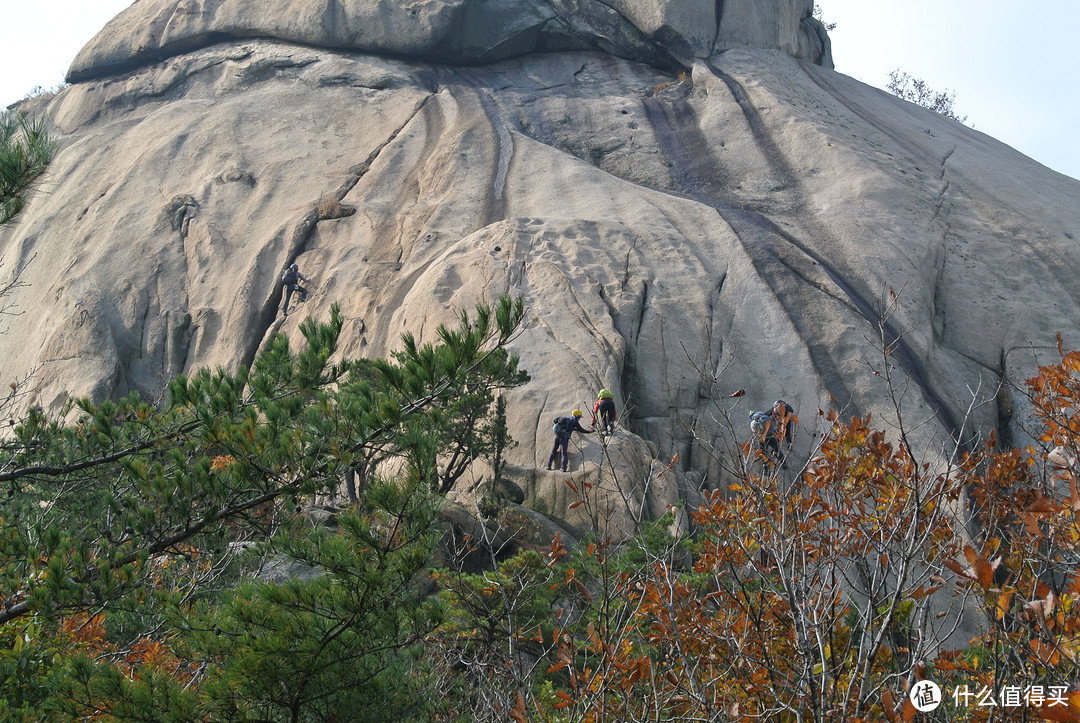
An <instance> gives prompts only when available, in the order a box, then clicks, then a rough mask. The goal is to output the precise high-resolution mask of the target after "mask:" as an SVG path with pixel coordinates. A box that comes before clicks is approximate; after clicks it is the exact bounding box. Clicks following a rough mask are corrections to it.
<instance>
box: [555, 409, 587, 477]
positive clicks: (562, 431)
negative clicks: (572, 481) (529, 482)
mask: <svg viewBox="0 0 1080 723" xmlns="http://www.w3.org/2000/svg"><path fill="white" fill-rule="evenodd" d="M573 415H574V416H572V417H555V423H554V424H552V425H551V431H552V432H554V433H555V444H553V445H551V455H550V456H548V461H547V469H551V463H552V462H554V461H555V457H556V455H558V454H559V451H560V450H562V471H563V472H566V471H567V467H568V466H569V462H570V455H569V453H568V450H567V448H568V447H569V446H570V437H571V436H572V435H573V434H574V432H581V433H582V434H590V433H592V431H593V430H591V429H585V428H584V427H582V426H581V410H580V409H575V410H574V412H573Z"/></svg>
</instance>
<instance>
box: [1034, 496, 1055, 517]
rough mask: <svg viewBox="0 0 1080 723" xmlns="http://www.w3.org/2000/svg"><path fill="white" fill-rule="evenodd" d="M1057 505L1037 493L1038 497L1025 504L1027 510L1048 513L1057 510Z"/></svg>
mask: <svg viewBox="0 0 1080 723" xmlns="http://www.w3.org/2000/svg"><path fill="white" fill-rule="evenodd" d="M1057 510H1058V506H1057V505H1055V504H1054V503H1053V502H1051V501H1050V500H1049V499H1048V498H1046V497H1043V496H1042V495H1039V497H1038V499H1036V500H1035V501H1034V502H1032V503H1031V504H1030V505H1028V506H1027V508H1026V511H1027V512H1033V513H1035V514H1049V513H1051V512H1057Z"/></svg>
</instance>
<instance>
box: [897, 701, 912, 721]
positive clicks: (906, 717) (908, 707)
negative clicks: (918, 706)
mask: <svg viewBox="0 0 1080 723" xmlns="http://www.w3.org/2000/svg"><path fill="white" fill-rule="evenodd" d="M915 713H916V711H915V704H914V703H912V702H911V698H904V705H903V706H901V707H900V717H901V718H902V719H903V721H904V723H911V720H912V719H913V718H914V717H915Z"/></svg>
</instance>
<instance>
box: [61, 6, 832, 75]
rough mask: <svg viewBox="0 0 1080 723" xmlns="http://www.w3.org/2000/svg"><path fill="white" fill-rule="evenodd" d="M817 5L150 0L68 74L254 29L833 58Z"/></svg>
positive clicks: (434, 51)
mask: <svg viewBox="0 0 1080 723" xmlns="http://www.w3.org/2000/svg"><path fill="white" fill-rule="evenodd" d="M718 8H719V11H718ZM812 9H813V1H812V0H733V1H732V2H728V3H716V2H714V0H609V1H607V2H605V1H603V0H410V1H409V2H401V1H400V0H294V1H293V2H288V3H269V2H265V0H140V1H139V2H136V3H134V4H133V5H131V7H129V8H128V9H127V10H125V11H124V12H122V13H120V15H118V16H117V17H116V19H114V20H113V21H112V22H110V23H109V24H108V25H107V26H106V28H105V29H104V30H103V31H102V32H101V33H100V34H98V36H97V37H95V38H94V39H93V40H91V41H90V43H89V44H88V45H87V46H86V47H85V48H84V49H83V50H82V52H81V53H79V55H78V57H76V59H75V62H74V63H73V64H72V66H71V69H70V71H69V73H68V76H69V80H72V81H79V80H89V79H93V78H100V77H104V76H108V75H110V74H115V73H117V72H122V71H126V70H130V69H133V68H137V67H139V66H142V65H147V64H151V63H157V62H161V61H162V60H164V59H166V58H169V57H172V56H176V55H180V54H183V53H186V52H190V51H192V50H195V49H198V48H202V47H207V46H209V45H213V44H217V43H221V42H225V41H228V40H237V39H246V38H272V39H277V40H284V41H288V42H293V43H301V44H304V45H310V46H316V47H323V48H335V49H338V50H342V51H356V52H362V53H371V54H376V55H390V56H394V57H407V58H411V59H415V60H426V61H430V62H434V63H443V64H487V63H492V62H497V61H500V60H506V59H509V58H514V57H519V56H522V55H527V54H530V53H537V52H557V51H577V50H601V51H604V52H607V53H611V54H613V55H616V56H618V57H621V58H625V59H627V60H636V61H639V62H642V63H647V64H650V65H655V66H657V67H663V68H668V69H671V68H673V67H675V66H676V64H677V63H683V64H688V63H690V62H692V60H693V59H694V58H706V57H709V56H711V55H713V54H714V53H716V52H719V51H721V50H727V49H729V48H733V47H754V48H771V49H776V50H782V51H784V52H786V53H788V54H789V55H792V56H794V57H800V58H804V59H807V60H811V61H813V62H817V63H821V64H823V65H827V66H829V67H831V64H832V60H831V55H830V52H829V46H828V37H827V36H826V34H825V32H824V29H823V28H822V27H821V24H820V23H818V22H817V21H816V20H814V19H813V18H812V17H811V10H812Z"/></svg>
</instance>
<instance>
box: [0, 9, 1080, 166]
mask: <svg viewBox="0 0 1080 723" xmlns="http://www.w3.org/2000/svg"><path fill="white" fill-rule="evenodd" d="M130 4H131V0H31V1H29V2H12V3H5V5H8V7H5V8H4V11H3V15H4V26H3V29H2V30H0V108H2V107H5V106H7V105H9V104H10V103H14V102H15V101H17V100H19V99H21V98H22V97H24V96H25V95H26V94H27V93H28V92H29V91H30V90H31V89H32V88H34V87H35V86H42V87H45V88H51V87H54V86H56V85H57V84H58V83H60V82H61V81H62V80H63V77H64V73H65V71H66V70H67V67H68V66H69V65H70V64H71V61H72V60H73V59H74V58H75V55H76V54H77V53H78V52H79V50H80V49H81V48H82V46H83V45H85V44H86V42H87V41H89V40H90V39H91V38H92V37H93V36H94V35H95V34H96V33H97V32H98V31H99V30H100V29H101V28H102V27H104V25H105V23H106V22H108V21H109V20H110V19H111V18H112V17H114V16H115V15H116V14H117V13H119V12H120V11H121V10H123V9H124V8H125V7H127V6H128V5H130ZM818 4H819V5H820V6H821V10H822V13H823V15H824V19H825V21H826V22H830V23H836V28H835V29H834V30H833V31H832V32H830V36H831V38H832V48H833V59H834V61H835V64H836V70H837V71H838V72H841V73H844V74H845V75H850V76H851V77H853V78H856V79H858V80H861V81H863V82H864V83H867V84H869V85H874V86H877V87H879V88H884V87H885V85H886V84H887V83H888V82H889V71H892V70H901V71H903V72H906V73H908V74H909V75H912V76H914V77H916V78H921V79H922V80H924V81H926V83H927V84H928V85H929V86H930V87H931V88H932V89H934V90H938V91H945V90H948V91H952V92H954V93H955V100H954V105H953V109H954V111H955V112H956V113H957V114H958V115H960V116H967V122H968V124H969V125H971V126H973V127H975V128H976V129H977V130H979V131H982V132H983V133H986V134H988V135H991V136H993V137H994V138H997V139H998V140H1000V141H1002V142H1003V143H1007V144H1008V145H1010V146H1012V147H1013V148H1015V149H1017V150H1018V151H1020V152H1021V153H1024V154H1025V155H1028V156H1031V157H1032V158H1034V159H1035V160H1037V161H1039V162H1040V163H1042V164H1044V165H1046V166H1049V167H1050V168H1053V169H1054V170H1056V171H1059V172H1061V173H1064V174H1066V175H1068V176H1072V177H1073V178H1080V132H1078V131H1077V128H1076V127H1077V125H1078V120H1080V42H1077V34H1078V32H1080V0H1028V1H1027V2H1017V0H906V2H903V3H900V2H895V1H894V0H893V1H890V0H818Z"/></svg>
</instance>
